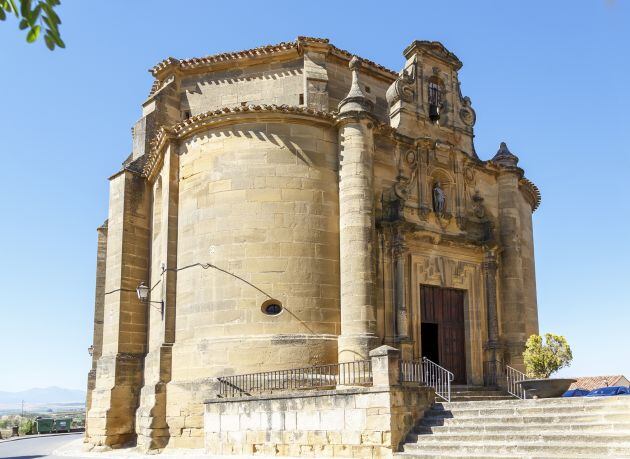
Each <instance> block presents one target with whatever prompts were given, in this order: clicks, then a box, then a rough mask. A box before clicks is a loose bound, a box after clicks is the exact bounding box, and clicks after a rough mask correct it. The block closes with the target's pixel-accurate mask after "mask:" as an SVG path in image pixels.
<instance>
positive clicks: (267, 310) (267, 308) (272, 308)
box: [260, 300, 283, 316]
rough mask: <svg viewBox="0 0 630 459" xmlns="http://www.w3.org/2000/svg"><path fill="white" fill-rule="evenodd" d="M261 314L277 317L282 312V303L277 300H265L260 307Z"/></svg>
mask: <svg viewBox="0 0 630 459" xmlns="http://www.w3.org/2000/svg"><path fill="white" fill-rule="evenodd" d="M260 309H261V311H262V312H263V314H265V315H268V316H277V315H278V314H280V313H281V312H282V309H283V308H282V303H281V302H280V301H278V300H267V301H265V302H264V303H263V304H262V306H261V307H260Z"/></svg>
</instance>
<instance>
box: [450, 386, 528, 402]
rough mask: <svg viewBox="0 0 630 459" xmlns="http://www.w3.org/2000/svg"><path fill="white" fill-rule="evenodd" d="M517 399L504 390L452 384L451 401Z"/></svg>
mask: <svg viewBox="0 0 630 459" xmlns="http://www.w3.org/2000/svg"><path fill="white" fill-rule="evenodd" d="M495 400H516V398H515V397H514V396H512V395H510V394H508V393H507V392H505V391H504V390H501V389H492V388H488V387H477V386H451V402H490V401H495Z"/></svg>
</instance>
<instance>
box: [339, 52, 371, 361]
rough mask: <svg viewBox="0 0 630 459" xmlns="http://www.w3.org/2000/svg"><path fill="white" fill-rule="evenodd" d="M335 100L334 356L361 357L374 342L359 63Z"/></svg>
mask: <svg viewBox="0 0 630 459" xmlns="http://www.w3.org/2000/svg"><path fill="white" fill-rule="evenodd" d="M350 68H351V69H352V75H353V81H352V86H351V88H350V92H349V93H348V95H347V96H346V98H345V99H344V100H342V101H341V102H340V104H339V125H338V126H339V148H340V152H339V156H340V160H339V239H340V241H339V242H340V271H341V276H340V277H341V279H340V282H341V298H340V302H341V336H340V337H339V340H338V346H339V347H338V349H339V350H338V352H339V361H340V362H348V361H352V360H366V359H367V358H368V354H369V351H370V349H372V348H374V347H375V346H376V344H377V342H378V341H377V339H378V338H377V335H376V305H375V289H376V279H375V278H376V276H375V266H374V250H375V247H374V244H375V240H374V239H375V230H374V199H373V188H372V187H373V175H374V171H373V160H374V158H373V156H374V142H373V133H372V127H373V121H372V116H371V114H370V113H371V109H372V103H371V102H370V101H369V100H368V99H367V97H366V96H365V94H363V91H362V90H361V87H360V85H359V76H358V71H359V68H360V62H359V61H358V59H357V58H356V57H355V58H353V59H352V61H351V62H350Z"/></svg>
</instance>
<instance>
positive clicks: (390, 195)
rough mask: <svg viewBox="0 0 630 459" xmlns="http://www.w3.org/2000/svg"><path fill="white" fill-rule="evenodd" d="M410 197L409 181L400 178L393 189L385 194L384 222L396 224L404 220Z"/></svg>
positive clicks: (383, 200) (383, 202) (383, 198)
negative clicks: (406, 203) (406, 204)
mask: <svg viewBox="0 0 630 459" xmlns="http://www.w3.org/2000/svg"><path fill="white" fill-rule="evenodd" d="M408 196H409V187H408V180H407V179H406V178H405V177H401V176H399V177H398V181H397V182H396V183H394V184H393V185H392V187H391V188H390V189H388V190H386V191H384V192H383V197H382V204H383V220H385V221H388V222H396V221H400V220H403V219H404V211H405V201H406V200H407V197H408Z"/></svg>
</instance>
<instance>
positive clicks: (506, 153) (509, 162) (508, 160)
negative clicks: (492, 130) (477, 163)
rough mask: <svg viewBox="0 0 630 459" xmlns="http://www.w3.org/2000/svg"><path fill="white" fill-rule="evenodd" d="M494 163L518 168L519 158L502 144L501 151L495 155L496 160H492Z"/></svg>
mask: <svg viewBox="0 0 630 459" xmlns="http://www.w3.org/2000/svg"><path fill="white" fill-rule="evenodd" d="M492 161H494V162H495V163H497V164H499V165H500V166H510V167H516V165H517V164H518V156H516V155H515V154H513V153H512V152H511V151H510V150H509V148H508V146H507V144H506V143H505V142H501V144H500V145H499V150H498V151H497V154H496V155H494V158H492Z"/></svg>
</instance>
